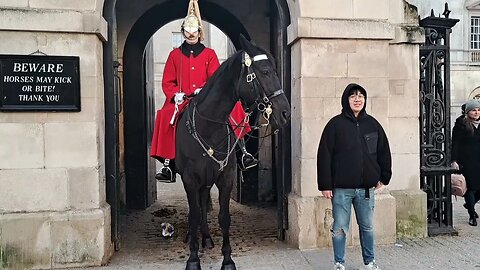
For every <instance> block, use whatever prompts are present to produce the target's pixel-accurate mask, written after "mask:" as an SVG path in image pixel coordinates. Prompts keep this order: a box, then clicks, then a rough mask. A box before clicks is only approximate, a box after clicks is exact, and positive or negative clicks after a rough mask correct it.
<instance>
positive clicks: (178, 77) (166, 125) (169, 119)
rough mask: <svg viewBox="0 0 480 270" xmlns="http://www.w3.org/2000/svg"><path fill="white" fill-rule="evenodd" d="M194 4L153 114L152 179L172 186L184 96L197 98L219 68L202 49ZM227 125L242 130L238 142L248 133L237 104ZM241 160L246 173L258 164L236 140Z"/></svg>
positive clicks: (214, 58) (211, 54) (210, 52)
mask: <svg viewBox="0 0 480 270" xmlns="http://www.w3.org/2000/svg"><path fill="white" fill-rule="evenodd" d="M197 1H198V0H190V3H189V7H188V14H187V17H186V18H185V20H184V21H183V23H182V28H181V31H182V33H183V36H184V38H185V41H184V42H183V44H182V45H181V46H180V47H179V48H176V49H174V50H172V51H171V52H170V54H169V56H168V58H167V62H166V64H165V69H164V72H163V79H162V89H163V93H164V94H165V103H164V104H163V107H162V108H161V109H160V110H158V111H157V116H156V120H155V127H154V133H153V138H152V148H151V151H150V156H151V157H153V158H155V159H157V160H159V161H160V162H162V163H163V165H164V166H163V167H162V168H161V169H160V171H159V172H158V173H157V174H156V175H155V178H156V179H157V180H159V181H163V182H167V183H173V182H175V174H176V169H175V160H174V158H175V124H176V117H177V116H178V114H179V112H180V111H181V110H182V109H183V108H184V107H185V105H186V103H187V102H185V101H186V98H187V96H192V95H196V94H198V93H199V92H200V91H201V89H202V87H203V86H204V85H205V83H206V82H207V80H208V79H209V78H210V77H211V76H212V75H213V73H214V72H215V71H216V70H217V68H218V67H219V66H220V63H219V61H218V58H217V55H216V53H215V51H214V50H212V49H210V48H206V47H205V46H204V45H203V44H202V43H201V42H200V41H202V40H203V39H204V34H203V31H202V21H201V17H200V10H199V8H198V3H197ZM231 118H232V119H231V123H238V125H239V126H244V128H237V129H235V134H236V135H237V136H238V137H240V138H242V137H243V136H244V135H245V134H246V133H247V132H249V131H250V125H249V124H248V122H247V123H245V122H244V121H245V120H246V118H245V112H244V111H243V109H242V106H241V104H240V103H237V105H236V106H235V108H234V109H233V111H232V114H231ZM240 148H241V150H242V152H243V153H244V154H243V158H242V159H241V162H240V165H244V166H243V167H242V166H241V167H242V169H248V168H251V167H253V166H255V165H257V164H258V160H256V159H255V158H254V157H253V156H252V155H251V154H249V153H248V152H246V149H245V146H244V142H243V140H240Z"/></svg>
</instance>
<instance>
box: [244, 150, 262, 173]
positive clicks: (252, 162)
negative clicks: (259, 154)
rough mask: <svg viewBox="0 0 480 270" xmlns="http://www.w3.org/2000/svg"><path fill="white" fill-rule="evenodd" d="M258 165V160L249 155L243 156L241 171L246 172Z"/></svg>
mask: <svg viewBox="0 0 480 270" xmlns="http://www.w3.org/2000/svg"><path fill="white" fill-rule="evenodd" d="M257 165H258V159H256V158H255V157H254V156H252V155H251V154H249V153H246V154H243V155H242V159H241V160H240V162H239V166H240V170H242V171H246V170H248V169H250V168H253V167H255V166H257Z"/></svg>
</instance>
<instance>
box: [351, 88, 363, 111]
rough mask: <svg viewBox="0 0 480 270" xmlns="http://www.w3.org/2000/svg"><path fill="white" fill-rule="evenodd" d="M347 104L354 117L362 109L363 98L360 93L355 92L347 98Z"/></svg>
mask: <svg viewBox="0 0 480 270" xmlns="http://www.w3.org/2000/svg"><path fill="white" fill-rule="evenodd" d="M348 104H349V105H350V109H352V111H353V114H354V115H355V116H357V115H358V113H359V112H360V111H361V110H362V109H363V106H365V96H364V95H363V94H362V92H360V91H355V92H354V93H353V94H351V95H350V96H349V97H348Z"/></svg>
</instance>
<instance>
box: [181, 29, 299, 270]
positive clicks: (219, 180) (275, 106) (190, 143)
mask: <svg viewBox="0 0 480 270" xmlns="http://www.w3.org/2000/svg"><path fill="white" fill-rule="evenodd" d="M240 44H241V46H242V48H243V49H244V50H243V51H239V52H237V53H236V54H234V55H232V56H231V57H230V58H229V59H227V60H226V61H225V62H224V63H223V64H222V65H221V66H220V67H219V68H218V70H217V71H216V72H215V73H214V74H213V76H212V77H211V78H210V80H209V81H208V82H207V84H206V85H205V86H204V88H203V90H202V91H201V92H200V94H199V95H197V96H195V97H194V98H193V99H192V100H191V101H190V103H189V105H188V107H187V109H186V110H185V111H184V113H183V114H182V115H181V116H180V119H179V120H178V123H177V133H176V167H177V170H178V173H179V174H180V175H181V177H182V181H183V186H184V188H185V192H186V193H187V198H188V206H189V215H188V223H189V232H188V235H187V239H188V240H189V242H190V257H189V258H188V261H187V266H186V269H187V270H194V269H195V270H196V269H201V267H200V259H199V257H198V249H199V244H198V239H197V233H198V228H199V227H200V232H201V234H202V246H203V247H208V248H212V247H213V241H212V238H211V236H210V233H209V230H208V225H207V201H208V196H209V193H210V189H211V188H212V186H213V185H214V184H215V185H216V186H217V188H218V191H219V204H220V212H219V215H218V220H219V224H220V228H221V230H222V234H223V245H222V255H223V262H222V269H225V270H232V269H236V267H235V263H234V262H233V260H232V257H231V252H232V249H231V246H230V238H229V229H230V222H231V220H230V209H229V205H230V193H231V191H232V187H233V181H234V179H235V177H236V175H237V165H236V156H235V153H234V148H235V145H236V143H237V138H236V137H235V135H234V133H233V130H234V129H235V128H242V124H241V123H240V124H239V125H238V127H235V128H232V127H231V126H230V125H228V124H227V123H228V118H229V114H230V112H231V111H232V109H233V107H234V105H235V103H236V102H237V101H239V100H240V101H241V102H242V105H243V107H244V109H245V110H246V112H247V113H251V112H253V111H259V112H258V113H259V114H260V115H263V116H264V118H265V120H266V122H267V123H269V124H271V128H272V129H273V130H278V129H279V128H281V127H283V126H284V125H285V124H287V122H288V121H289V119H290V104H289V103H288V100H287V98H286V97H285V94H284V92H283V90H282V87H281V84H280V81H279V79H278V77H277V74H276V72H275V68H274V67H275V63H274V61H273V58H272V57H271V56H270V55H269V54H268V53H267V52H266V51H264V50H262V49H260V48H259V47H257V46H255V45H253V44H252V43H250V42H249V41H247V40H246V39H245V37H243V36H242V35H241V36H240ZM247 121H248V120H247Z"/></svg>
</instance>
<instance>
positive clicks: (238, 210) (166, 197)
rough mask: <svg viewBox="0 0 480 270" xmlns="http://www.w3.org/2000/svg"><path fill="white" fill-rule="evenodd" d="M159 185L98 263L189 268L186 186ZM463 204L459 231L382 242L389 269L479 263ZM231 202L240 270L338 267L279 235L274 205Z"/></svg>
mask: <svg viewBox="0 0 480 270" xmlns="http://www.w3.org/2000/svg"><path fill="white" fill-rule="evenodd" d="M158 187H159V201H158V202H157V203H156V204H154V205H153V206H152V207H150V208H148V209H147V210H146V211H138V212H129V213H127V215H126V217H127V219H126V220H124V224H123V225H128V226H123V228H129V229H128V230H127V231H124V232H123V234H122V235H123V238H122V243H123V246H122V249H121V250H120V251H119V252H117V253H116V254H115V255H114V257H113V258H112V260H111V261H110V263H109V264H108V266H104V267H97V268H93V269H95V270H112V269H122V270H123V269H125V270H126V269H147V270H149V269H160V270H163V269H165V270H171V269H172V270H174V269H185V261H186V258H187V257H188V246H187V245H186V244H184V243H183V242H182V241H181V240H182V237H183V236H184V233H185V232H186V226H187V224H186V220H187V218H186V211H187V205H186V201H185V199H184V193H182V192H183V191H182V188H183V187H182V184H181V183H177V184H159V186H158ZM213 197H214V198H216V196H215V195H214V196H213ZM462 204H463V199H461V200H459V201H458V202H454V224H455V228H456V229H457V231H458V233H459V235H458V236H438V237H429V238H423V239H404V240H398V241H397V243H395V244H392V245H384V246H377V247H376V258H377V263H378V264H379V265H380V266H381V267H382V269H384V270H388V269H392V270H404V269H445V270H447V269H480V227H472V226H469V225H468V223H467V221H468V214H467V213H466V210H465V209H464V208H463V206H462ZM182 205H183V206H182ZM231 207H232V245H233V251H234V252H233V259H234V260H235V263H236V265H237V268H238V269H239V270H244V269H245V270H246V269H255V270H257V269H258V270H267V269H268V270H270V269H272V270H273V269H292V270H303V269H305V270H306V269H316V270H323V269H333V260H332V256H333V255H332V250H331V248H324V249H315V250H306V251H300V250H298V249H296V248H293V247H290V246H288V245H287V244H285V243H283V242H280V241H277V240H276V238H275V234H276V216H275V209H274V208H270V207H248V206H243V205H239V204H236V203H235V202H232V204H231ZM478 208H479V207H478V206H477V209H478ZM174 210H176V212H175V211H174ZM217 213H218V206H216V205H215V202H214V211H213V214H211V216H210V222H211V223H210V230H211V231H212V236H213V238H214V241H215V244H216V246H215V248H214V249H213V250H207V251H203V250H201V260H202V269H204V270H205V269H220V267H221V259H222V258H221V252H220V249H219V247H220V245H221V234H220V232H219V229H218V225H217V218H216V215H217ZM155 215H156V216H155ZM164 221H167V222H171V223H173V224H174V226H175V228H176V232H175V234H174V237H173V238H171V239H164V238H162V237H161V235H160V225H159V224H160V223H161V222H164ZM251 221H254V222H251ZM361 260H362V259H361V251H360V248H359V247H351V248H348V249H347V263H346V269H361V268H359V267H360V266H361V265H362V262H361Z"/></svg>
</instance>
